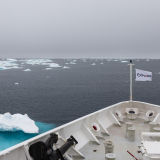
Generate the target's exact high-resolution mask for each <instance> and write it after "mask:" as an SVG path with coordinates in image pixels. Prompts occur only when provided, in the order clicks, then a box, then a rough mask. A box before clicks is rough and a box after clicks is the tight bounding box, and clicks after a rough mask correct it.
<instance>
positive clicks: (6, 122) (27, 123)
mask: <svg viewBox="0 0 160 160" xmlns="http://www.w3.org/2000/svg"><path fill="white" fill-rule="evenodd" d="M19 130H22V131H23V132H25V133H38V132H39V128H38V127H37V126H36V125H35V122H34V121H33V120H31V119H30V118H29V117H28V115H27V114H25V115H21V114H19V113H18V114H13V115H11V114H10V113H9V112H7V113H5V114H0V131H19Z"/></svg>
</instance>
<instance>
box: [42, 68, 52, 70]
mask: <svg viewBox="0 0 160 160" xmlns="http://www.w3.org/2000/svg"><path fill="white" fill-rule="evenodd" d="M44 70H52V68H46V69H44Z"/></svg>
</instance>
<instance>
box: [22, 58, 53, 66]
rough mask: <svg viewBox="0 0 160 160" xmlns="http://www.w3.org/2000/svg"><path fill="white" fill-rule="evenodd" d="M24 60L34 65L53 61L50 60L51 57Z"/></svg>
mask: <svg viewBox="0 0 160 160" xmlns="http://www.w3.org/2000/svg"><path fill="white" fill-rule="evenodd" d="M24 61H25V62H26V63H27V64H32V65H40V64H44V63H48V62H49V63H50V62H52V60H50V59H27V60H24Z"/></svg>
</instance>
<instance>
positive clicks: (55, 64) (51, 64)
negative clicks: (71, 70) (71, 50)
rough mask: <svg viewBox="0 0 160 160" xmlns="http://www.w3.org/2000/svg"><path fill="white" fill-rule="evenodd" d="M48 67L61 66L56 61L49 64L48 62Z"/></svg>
mask: <svg viewBox="0 0 160 160" xmlns="http://www.w3.org/2000/svg"><path fill="white" fill-rule="evenodd" d="M49 67H62V66H60V65H59V64H57V63H50V64H49Z"/></svg>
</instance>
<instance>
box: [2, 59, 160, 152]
mask: <svg viewBox="0 0 160 160" xmlns="http://www.w3.org/2000/svg"><path fill="white" fill-rule="evenodd" d="M70 61H72V60H67V59H53V62H54V63H58V64H59V65H60V66H69V67H70V68H69V69H63V68H53V69H52V70H44V69H45V68H47V66H45V65H29V64H24V66H23V68H21V69H10V70H0V77H1V78H0V114H4V113H6V112H10V113H11V114H15V113H20V114H26V113H27V114H28V116H29V117H30V118H31V119H33V120H34V121H36V123H37V124H38V123H39V127H40V132H41V133H43V132H45V131H47V130H50V129H52V128H54V127H55V126H59V125H62V124H65V123H67V122H70V121H72V120H75V119H77V118H79V117H81V116H84V115H86V114H89V113H91V112H94V111H97V110H99V109H102V108H104V107H107V106H110V105H112V104H115V103H118V102H121V101H126V100H129V68H128V66H127V63H121V62H120V61H108V60H106V59H104V60H100V59H97V60H96V59H87V60H86V62H84V61H83V60H82V59H77V61H76V62H75V63H76V64H65V63H68V62H70ZM128 61H129V60H128ZM102 62H103V64H101V63H102ZM18 63H21V62H18ZM93 63H95V64H96V65H91V64H93ZM133 63H134V64H135V66H136V68H137V69H142V70H146V71H151V72H152V74H153V80H152V82H135V81H134V79H135V70H134V69H133V100H136V101H144V102H148V103H153V104H157V105H159V104H160V98H159V97H160V93H159V89H160V74H157V73H159V72H160V60H149V61H146V60H145V59H143V60H139V61H137V60H133ZM27 68H29V69H31V71H30V72H25V71H24V69H27ZM16 82H18V85H15V83H16ZM44 123H45V125H44ZM17 133H18V134H19V135H21V137H22V140H20V141H23V140H25V139H28V138H31V137H32V136H35V135H28V134H23V133H22V132H20V131H19V132H16V133H11V132H9V133H7V132H3V133H0V141H1V140H3V141H4V143H9V142H8V141H9V140H10V139H11V140H10V141H13V143H11V145H10V144H9V145H7V147H9V146H12V145H15V144H17V143H19V142H20V141H16V140H15V139H16V136H15V135H16V134H17ZM17 139H20V138H17ZM7 147H6V148H7ZM2 149H5V148H1V147H0V150H2Z"/></svg>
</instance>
